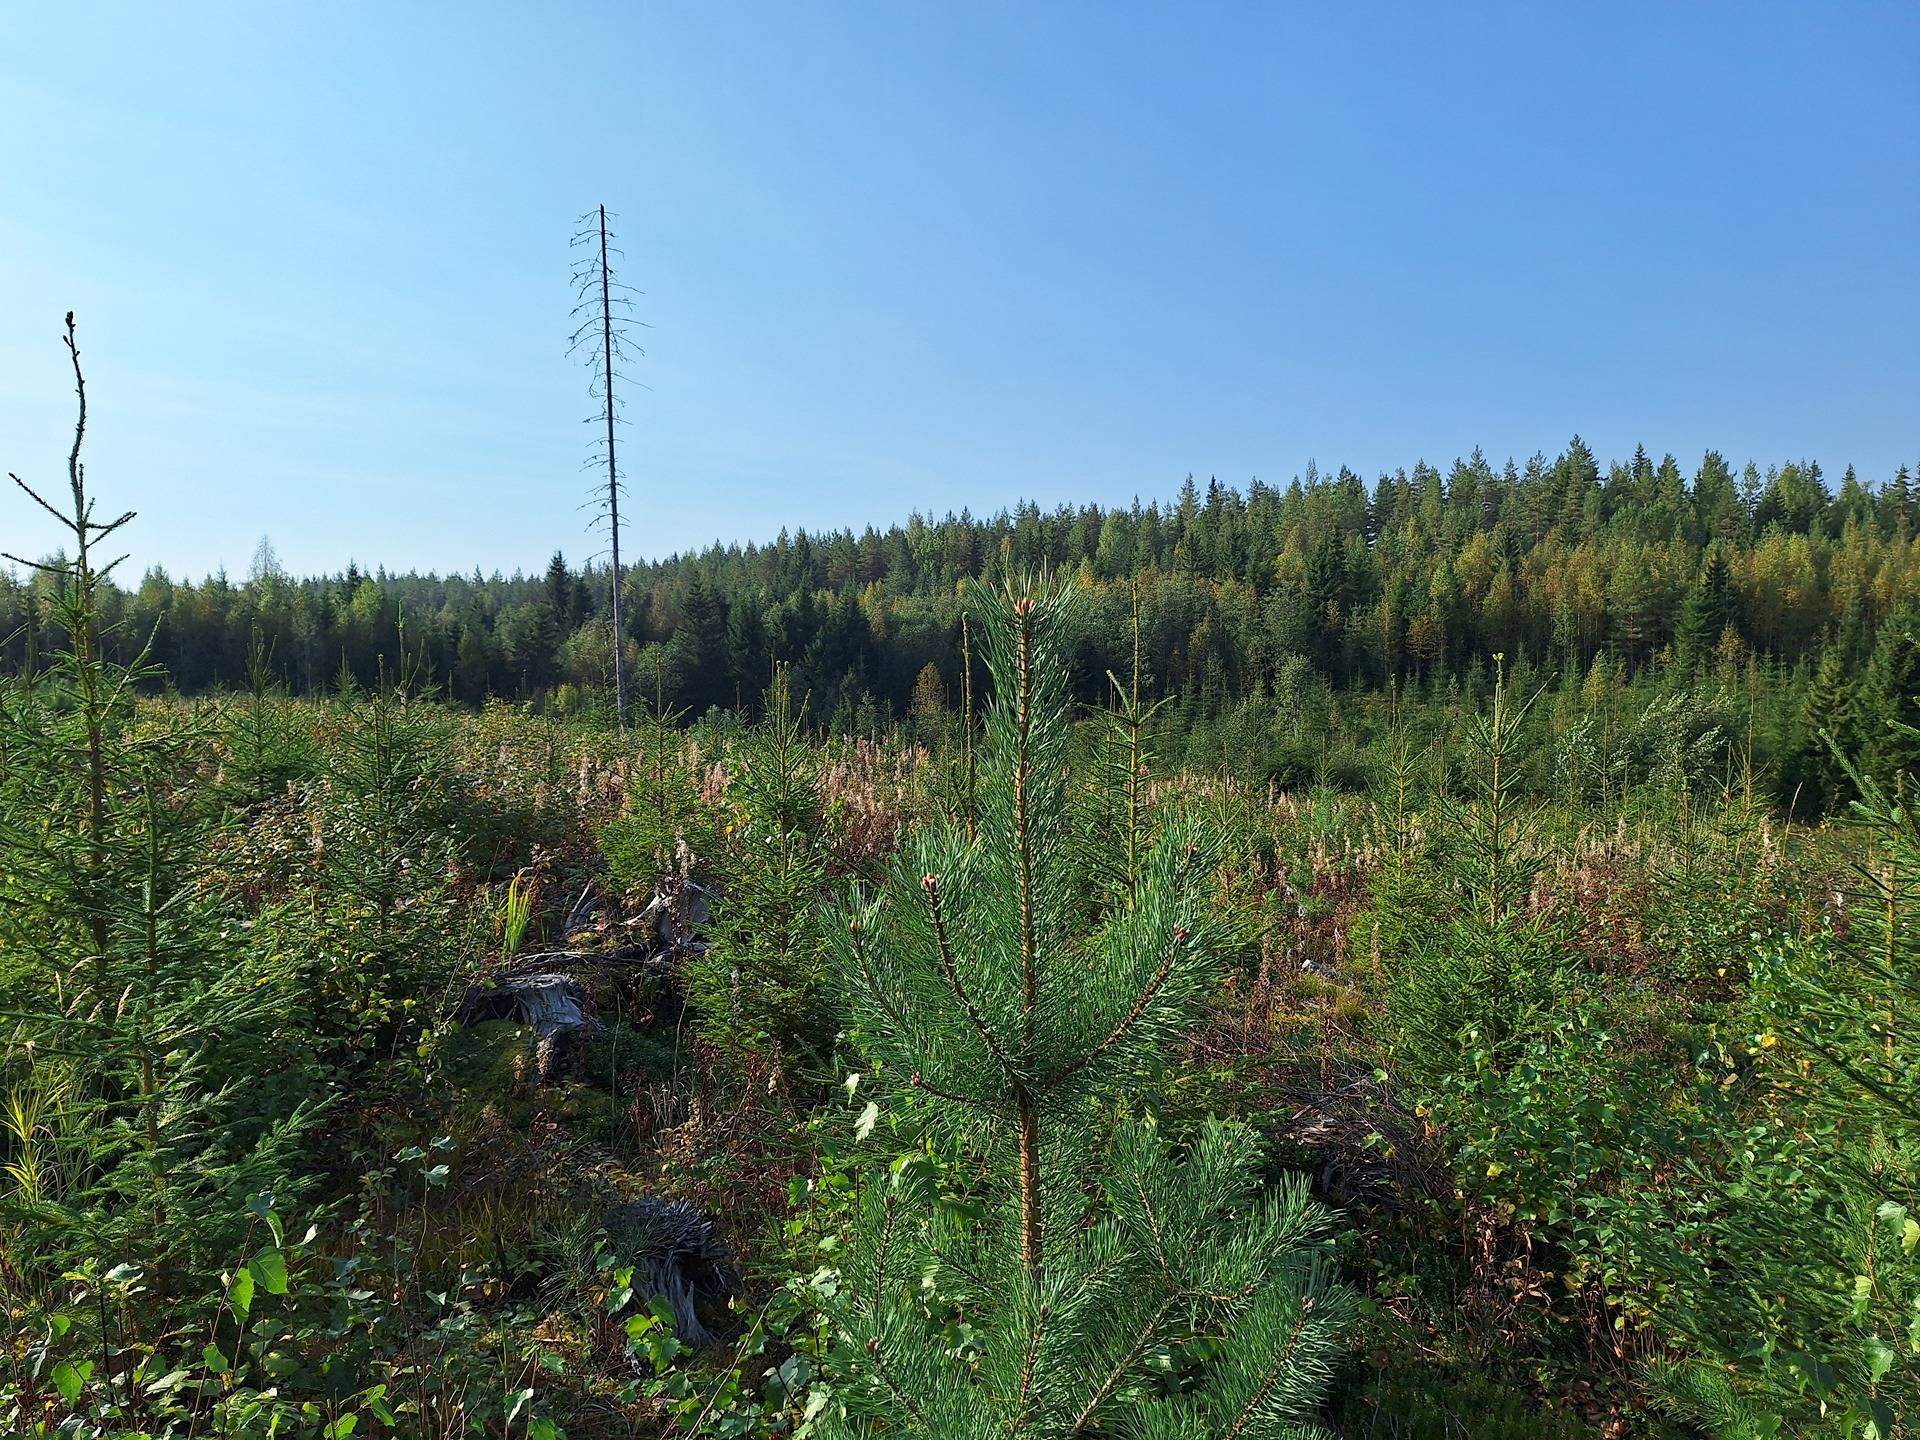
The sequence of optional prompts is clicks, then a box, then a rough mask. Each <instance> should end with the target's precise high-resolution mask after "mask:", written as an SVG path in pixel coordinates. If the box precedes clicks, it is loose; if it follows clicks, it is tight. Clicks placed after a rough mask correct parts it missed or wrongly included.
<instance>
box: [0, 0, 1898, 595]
mask: <svg viewBox="0 0 1920 1440" xmlns="http://www.w3.org/2000/svg"><path fill="white" fill-rule="evenodd" d="M600 201H604V202H605V203H606V204H608V206H609V207H611V208H612V209H614V210H616V211H618V212H619V213H620V216H621V225H622V229H623V231H624V238H625V248H626V251H627V278H628V279H629V280H630V281H631V282H632V283H634V284H635V285H637V286H639V287H641V288H642V289H644V290H645V291H646V292H647V293H646V295H645V297H644V298H643V300H642V302H641V304H642V311H643V314H644V316H645V318H646V319H647V320H648V321H649V322H650V323H651V324H652V325H653V326H654V329H653V330H652V331H651V332H650V334H649V335H648V336H647V345H648V352H649V353H648V355H647V357H646V359H645V360H643V361H641V362H639V364H638V365H637V366H636V369H637V371H638V373H639V374H640V376H641V378H643V379H644V380H645V382H646V383H647V385H648V386H649V387H650V388H648V389H646V390H643V391H635V392H634V393H633V395H632V397H631V402H632V403H631V406H630V415H631V418H632V421H633V424H632V426H631V427H630V429H629V431H628V432H627V437H626V442H625V443H626V444H627V446H628V452H627V453H628V454H629V455H630V456H631V459H632V466H631V475H632V486H633V490H634V495H633V499H632V503H631V510H632V514H633V525H632V530H631V533H630V537H629V543H630V546H631V548H632V549H633V550H634V551H636V552H639V553H664V552H666V551H670V550H674V549H680V548H685V547H687V546H690V545H695V544H700V543H704V542H706V541H708V540H712V539H714V538H716V537H719V538H726V539H748V538H764V537H769V536H771V535H773V534H774V533H776V532H777V531H778V530H779V529H780V527H781V526H782V525H783V524H785V525H796V526H797V525H806V526H808V527H816V528H817V527H826V526H834V525H845V524H852V525H860V524H864V523H866V522H869V521H871V522H874V523H882V524H883V523H885V522H887V521H891V520H897V519H903V518H905V516H906V515H907V514H908V512H909V511H911V510H914V509H916V508H917V509H920V510H923V511H932V512H944V511H946V510H948V509H958V508H959V507H961V506H963V505H967V506H971V507H972V508H973V510H974V511H975V512H976V513H980V512H986V511H991V510H993V509H996V508H998V507H1000V506H1002V505H1007V504H1010V503H1012V502H1013V501H1014V500H1016V499H1017V498H1019V497H1023V496H1024V497H1030V498H1033V499H1036V500H1038V501H1040V502H1041V503H1043V504H1045V505H1049V506H1050V505H1052V504H1055V503H1058V502H1061V501H1082V500H1103V501H1110V502H1125V501H1127V500H1128V499H1130V498H1131V497H1132V496H1134V495H1135V494H1140V495H1143V496H1148V497H1152V496H1156V495H1167V494H1170V493H1172V491H1173V490H1174V489H1175V488H1176V487H1177V486H1178V484H1179V482H1180V480H1181V478H1182V477H1183V476H1184V475H1185V474H1187V473H1188V472H1189V471H1192V472H1195V473H1196V474H1198V475H1199V476H1200V477H1201V478H1202V479H1204V478H1205V477H1206V476H1207V475H1209V474H1213V475H1218V476H1219V477H1220V478H1221V479H1223V480H1226V481H1230V482H1232V483H1235V484H1244V483H1245V481H1246V480H1247V479H1248V478H1249V477H1251V476H1255V475H1257V476H1259V477H1261V478H1263V479H1266V480H1270V481H1275V482H1282V483H1284V482H1285V481H1286V480H1287V479H1289V478H1290V477H1292V476H1293V475H1295V474H1297V473H1299V472H1300V471H1301V470H1302V469H1303V468H1304V467H1305V465H1306V462H1307V460H1308V459H1309V458H1310V457H1312V458H1316V459H1317V460H1318V462H1319V464H1320V465H1321V467H1322V468H1323V469H1324V468H1330V467H1332V466H1335V465H1338V464H1341V463H1346V464H1350V465H1352V466H1353V467H1354V468H1355V469H1357V470H1359V471H1360V472H1361V473H1362V474H1364V475H1366V476H1368V477H1369V478H1371V477H1372V476H1373V474H1374V473H1375V472H1376V471H1378V470H1379V469H1381V468H1383V467H1393V466H1397V465H1411V463H1412V462H1413V461H1414V460H1415V459H1416V458H1419V457H1423V456H1424V457H1426V458H1427V459H1429V460H1432V461H1435V462H1436V463H1440V464H1442V465H1444V464H1445V463H1447V462H1448V461H1450V460H1451V459H1452V458H1453V457H1454V456H1456V455H1458V454H1464V453H1466V452H1468V451H1470V450H1471V449H1472V448H1473V447H1474V446H1475V445H1482V446H1484V447H1485V448H1486V450H1487V452H1488V453H1489V455H1491V456H1492V457H1493V458H1494V459H1495V460H1496V461H1499V460H1502V459H1504V458H1505V457H1506V456H1508V455H1509V454H1511V455H1515V456H1518V457H1521V458H1524V457H1525V456H1526V455H1528V454H1529V453H1531V452H1532V451H1533V450H1535V449H1544V450H1546V451H1548V452H1549V453H1552V452H1554V451H1556V450H1557V449H1559V448H1560V447H1561V446H1562V445H1563V444H1564V442H1565V441H1566V439H1567V437H1568V436H1569V435H1570V434H1571V433H1573V432H1574V431H1576V430H1577V431H1579V432H1580V433H1582V434H1583V435H1585V436H1586V437H1587V439H1588V440H1589V442H1590V443H1592V444H1593V445H1594V447H1595V448H1596V450H1597V451H1598V452H1599V453H1600V455H1601V456H1602V457H1603V459H1604V458H1608V457H1617V456H1623V455H1625V454H1627V453H1630V452H1631V450H1632V448H1633V446H1634V444H1635V443H1636V442H1639V441H1644V442H1645V443H1646V444H1647V446H1648V447H1649V449H1651V450H1653V451H1654V452H1655V453H1656V454H1658V453H1659V452H1661V451H1663V450H1672V451H1674V452H1675V453H1676V454H1678V455H1679V456H1680V457H1681V459H1682V460H1683V462H1685V464H1686V465H1687V467H1688V469H1689V470H1691V468H1692V467H1693V465H1694V464H1695V463H1696V462H1697V461H1698V458H1699V455H1700V453H1701V451H1702V450H1703V449H1704V448H1706V447H1708V446H1715V447H1719V448H1721V449H1723V450H1725V451H1726V452H1728V454H1729V455H1730V456H1731V457H1732V458H1734V459H1735V460H1736V462H1738V461H1742V460H1745V459H1748V458H1753V459H1756V460H1759V461H1761V462H1762V463H1763V464H1764V463H1767V462H1769V461H1779V460H1786V459H1791V458H1798V457H1807V458H1812V459H1817V460H1819V461H1820V462H1821V463H1822V464H1823V465H1825V466H1826V467H1827V470H1828V473H1829V475H1830V476H1836V477H1837V475H1838V474H1839V472H1840V470H1841V468H1842V467H1844V466H1845V465H1846V464H1848V463H1849V462H1851V463H1853V464H1855V465H1856V466H1858V467H1859V468H1860V470H1861V472H1862V473H1863V474H1865V475H1868V476H1872V477H1874V478H1879V477H1881V476H1883V475H1885V474H1888V473H1890V472H1891V471H1892V469H1893V467H1894V466H1896V465H1897V464H1899V463H1901V462H1902V461H1906V462H1909V463H1911V462H1913V461H1914V460H1916V459H1920V5H1915V4H1913V3H1910V0H1901V3H1888V4H1847V3H1837V0H1836V3H1822V4H1811V3H1807V4H1800V3H1796V4H1786V5H1780V4H1752V3H1741V4H1726V5H1716V4H1694V3H1687V4H1665V3H1662V4H1647V5H1583V6H1564V5H1539V4H1532V3H1529V4H1515V5H1511V6H1481V5H1471V4H1469V5H1461V6H1440V5H1428V4H1422V5H1411V4H1409V5H1397V4H1380V5H1364V6H1360V5H1356V6H1332V5H1312V6H1300V7H1280V6H1277V5H1246V4H1233V5H1217V6H1215V5H1189V4H1181V5H1172V4H1167V5H1156V6H1147V5H1142V4H1104V3H1103V4H1088V5H1066V4H1040V5H1029V4H1018V5H1015V4H1005V5H1002V4H988V3H981V0H967V3H965V4H949V5H934V4H918V3H914V4H898V3H889V4H873V5H852V4H826V3H822V4H801V5H793V4H779V5H775V4H770V3H769V4H760V5H746V4H720V5H708V4H693V3H687V4H676V5H670V6H665V5H658V4H648V5H626V4H617V5H616V4H609V5H605V6H591V5H584V4H552V5H538V6H535V5H533V4H525V5H513V6H508V5H489V4H458V5H456V4H451V3H447V4H433V5H429V4H424V3H405V4H391V3H389V4H380V5H347V4H326V5H311V4H307V5H300V6H292V5H287V6H266V5H258V4H246V5H238V4H236V5H231V6H225V5H218V4H212V3H197V4H191V5H181V6H162V5H154V4H151V3H147V4H140V5H131V4H129V5H119V4H99V3H85V4H79V3H75V4H65V5H60V4H39V5H28V4H15V5H8V6H6V7H5V13H4V15H3V16H0V468H6V469H13V470H18V471H19V472H21V473H22V474H23V475H26V476H28V477H29V478H35V479H38V480H41V481H44V482H47V483H49V484H53V485H58V484H59V483H60V482H61V480H62V478H63V476H62V463H63V460H64V454H65V438H66V434H67V428H68V426H69V425H70V409H71V407H70V400H69V396H68V385H67V377H66V375H65V372H64V369H63V357H62V354H61V351H60V349H59V347H58V345H57V343H56V337H57V334H58V330H59V320H60V316H61V313H62V312H63V311H65V310H66V309H68V308H69V307H71V308H73V309H75V310H77V311H78V312H79V317H80V322H81V326H82V332H81V334H82V346H83V350H84V352H85V354H86V356H87V359H88V361H89V379H90V383H91V388H92V392H93V397H94V401H95V406H96V409H95V415H96V428H95V430H94V436H93V443H92V444H91V446H90V451H89V453H90V455H91V458H92V469H91V474H92V476H93V479H94V482H95V484H96V486H97V488H98V489H99V491H100V492H101V494H102V495H103V496H104V497H105V499H104V501H103V503H105V504H110V505H113V506H115V507H118V506H121V505H132V506H136V507H138V508H139V510H140V511H141V517H140V519H139V520H138V522H136V525H135V527H134V528H133V530H132V531H131V533H130V536H129V548H130V549H131V550H132V551H133V561H132V564H133V565H134V566H136V567H141V566H145V565H147V564H151V563H160V564H164V565H166V566H167V567H168V568H169V569H170V570H172V571H174V572H175V573H176V574H178V573H181V572H187V573H192V574H199V573H201V572H204V571H205V570H207V569H209V568H211V567H213V566H215V565H219V564H225V565H226V566H228V567H229V569H230V570H232V571H233V572H235V573H236V574H237V573H240V572H243V571H244V570H245V569H246V566H247V564H248V561H249V558H250V556H251V555H252V552H253V549H254V546H255V543H256V541H257V540H258V538H259V537H260V536H261V535H262V534H268V535H271V537H272V539H273V542H274V544H275V546H276V547H277V549H278V551H279V554H280V556H281V559H282V561H283V562H284V563H285V564H286V565H287V567H288V568H289V569H292V570H295V571H310V570H316V569H325V570H333V569H337V568H340V567H343V566H344V565H345V563H346V562H347V560H348V559H349V558H350V557H351V558H354V559H357V560H358V561H359V562H360V563H361V564H362V565H363V566H372V565H375V564H385V565H387V566H389V567H393V568H412V567H419V568H428V567H432V568H438V569H443V570H444V569H449V568H452V569H461V570H467V569H471V568H472V567H474V566H475V565H478V566H480V567H481V568H483V569H486V570H492V569H495V568H502V569H507V570H511V569H513V568H515V567H516V566H521V567H526V568H528V569H532V568H535V567H538V566H539V565H541V564H542V563H544V561H545V560H546V558H547V556H548V555H549V554H551V552H552V551H553V550H554V549H555V548H561V549H564V550H565V551H567V553H568V554H569V555H571V556H574V557H575V558H578V557H580V556H582V555H584V554H586V553H588V552H590V551H591V550H593V549H595V548H596V545H595V543H594V542H593V541H591V540H589V539H588V538H587V537H586V536H585V535H584V533H583V530H582V524H583V517H582V516H581V515H580V514H578V513H577V512H576V510H575V508H574V507H575V506H576V505H577V504H578V503H579V502H580V500H581V499H582V495H583V490H584V485H585V478H584V477H583V476H582V475H581V474H580V472H579V469H578V466H579V463H580V461H581V459H582V457H583V454H584V447H585V445H586V442H587V440H588V438H589V436H588V431H587V428H586V427H585V426H584V425H582V424H581V423H580V422H581V419H582V417H583V416H584V415H585V414H586V413H587V411H588V408H589V402H588V400H587V397H586V394H585V388H584V387H585V375H584V373H583V372H581V371H580V370H579V369H578V368H577V367H576V366H574V365H573V364H572V363H571V362H569V361H568V359H567V358H566V355H565V339H566V336H567V333H568V330H569V328H570V326H569V323H568V318H567V312H568V308H569V304H570V300H569V293H568V262H569V252H568V247H567V241H568V237H569V235H570V234H571V232H572V230H573V228H574V221H575V217H576V216H577V215H578V214H579V213H580V212H581V211H583V210H586V209H587V208H589V207H590V206H592V205H593V204H595V203H596V202H600ZM9 488H10V487H9ZM51 544H52V536H51V533H50V531H49V530H48V528H47V526H46V525H44V524H42V523H41V521H40V520H39V519H38V518H36V517H35V515H34V514H33V512H32V511H31V510H30V509H29V508H28V507H27V506H26V505H25V503H24V502H22V501H20V500H18V499H16V498H14V497H12V496H11V495H9V496H7V497H5V498H0V548H5V549H20V548H23V547H24V548H25V549H26V550H27V551H28V552H29V553H39V552H42V551H44V550H46V549H48V548H51Z"/></svg>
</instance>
